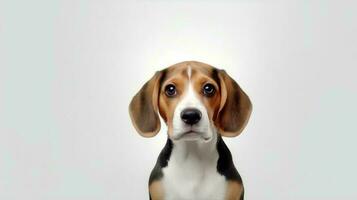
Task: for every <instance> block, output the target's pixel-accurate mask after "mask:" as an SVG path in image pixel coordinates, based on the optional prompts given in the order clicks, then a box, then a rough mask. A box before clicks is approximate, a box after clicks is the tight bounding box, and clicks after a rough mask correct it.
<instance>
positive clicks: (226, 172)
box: [217, 136, 242, 183]
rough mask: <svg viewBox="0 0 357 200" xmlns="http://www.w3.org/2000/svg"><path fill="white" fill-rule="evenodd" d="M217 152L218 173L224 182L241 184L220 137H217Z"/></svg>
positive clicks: (229, 154)
mask: <svg viewBox="0 0 357 200" xmlns="http://www.w3.org/2000/svg"><path fill="white" fill-rule="evenodd" d="M217 151H218V156H219V158H218V162H217V171H218V173H220V174H221V175H223V176H224V177H225V178H226V180H230V181H237V182H239V183H242V178H241V176H240V175H239V173H238V171H237V169H236V168H235V167H234V164H233V159H232V154H231V152H230V151H229V149H228V147H227V145H226V144H225V143H224V141H223V139H222V137H221V136H218V138H217Z"/></svg>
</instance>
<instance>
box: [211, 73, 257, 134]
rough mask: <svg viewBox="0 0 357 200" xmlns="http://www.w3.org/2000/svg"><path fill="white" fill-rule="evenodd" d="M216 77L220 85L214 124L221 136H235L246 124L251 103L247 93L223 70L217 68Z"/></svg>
mask: <svg viewBox="0 0 357 200" xmlns="http://www.w3.org/2000/svg"><path fill="white" fill-rule="evenodd" d="M218 77H219V80H220V86H221V104H220V110H219V113H218V115H217V118H216V120H215V125H216V127H217V129H218V132H219V133H220V134H221V135H222V136H226V137H235V136H238V135H239V134H240V133H241V132H242V131H243V129H244V127H245V126H246V124H247V122H248V120H249V117H250V113H251V111H252V104H251V102H250V99H249V97H248V96H247V94H245V93H244V92H243V90H242V89H241V88H240V87H239V85H238V84H237V83H236V82H235V81H234V80H233V79H232V78H231V77H230V76H229V75H228V74H227V73H226V72H225V71H224V70H219V72H218Z"/></svg>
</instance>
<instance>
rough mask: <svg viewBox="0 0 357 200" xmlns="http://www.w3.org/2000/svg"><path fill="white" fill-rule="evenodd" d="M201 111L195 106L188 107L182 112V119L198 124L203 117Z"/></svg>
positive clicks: (191, 123) (187, 122)
mask: <svg viewBox="0 0 357 200" xmlns="http://www.w3.org/2000/svg"><path fill="white" fill-rule="evenodd" d="M201 115H202V114H201V112H200V111H199V110H197V109H195V108H187V109H185V110H183V111H182V112H181V119H182V121H184V122H185V123H186V124H190V125H193V124H196V123H197V122H199V121H200V119H201Z"/></svg>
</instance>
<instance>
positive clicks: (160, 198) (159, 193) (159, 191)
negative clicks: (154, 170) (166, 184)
mask: <svg viewBox="0 0 357 200" xmlns="http://www.w3.org/2000/svg"><path fill="white" fill-rule="evenodd" d="M149 192H150V196H151V199H152V200H164V189H163V187H162V183H161V181H154V182H152V183H151V184H150V185H149Z"/></svg>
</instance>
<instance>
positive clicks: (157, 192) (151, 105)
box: [129, 61, 252, 200]
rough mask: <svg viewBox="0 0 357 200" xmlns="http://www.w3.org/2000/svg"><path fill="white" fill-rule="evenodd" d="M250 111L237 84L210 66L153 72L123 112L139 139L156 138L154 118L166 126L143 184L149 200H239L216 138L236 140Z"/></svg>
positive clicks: (226, 154)
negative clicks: (164, 137) (165, 135)
mask: <svg viewBox="0 0 357 200" xmlns="http://www.w3.org/2000/svg"><path fill="white" fill-rule="evenodd" d="M251 107H252V106H251V103H250V100H249V98H248V96H247V95H246V94H245V93H244V92H243V91H242V90H241V88H240V87H239V86H238V84H237V83H236V82H235V81H234V80H233V79H232V78H231V77H230V76H228V74H227V73H226V72H225V71H223V70H219V69H216V68H214V67H212V66H210V65H207V64H204V63H201V62H196V61H186V62H181V63H178V64H175V65H173V66H171V67H169V68H166V69H164V70H162V71H158V72H156V74H155V75H154V76H153V77H152V78H151V79H150V80H149V81H148V82H147V83H146V84H145V85H144V86H143V87H142V88H141V90H140V91H139V92H138V93H137V94H136V95H135V96H134V98H133V100H132V102H131V103H130V108H129V111H130V116H131V119H132V122H133V124H134V127H135V128H136V130H137V131H138V132H139V133H140V134H141V135H142V136H144V137H153V136H155V135H156V134H157V133H158V132H159V130H160V127H161V125H160V120H159V114H160V116H161V117H162V118H163V120H164V121H165V123H166V125H167V126H168V139H167V143H166V145H165V147H164V149H163V150H162V152H161V153H160V155H159V158H158V160H157V163H156V165H155V167H154V169H153V170H152V173H151V175H150V179H149V194H150V199H152V200H242V199H243V196H244V189H243V183H242V179H241V177H240V175H239V173H238V172H237V170H236V168H235V167H234V164H233V161H232V156H231V153H230V151H229V150H228V148H227V146H226V145H225V143H224V141H223V139H222V136H226V137H234V136H237V135H239V134H240V133H241V131H242V130H243V128H244V127H245V125H246V123H247V121H248V119H249V116H250V113H251Z"/></svg>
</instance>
